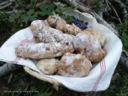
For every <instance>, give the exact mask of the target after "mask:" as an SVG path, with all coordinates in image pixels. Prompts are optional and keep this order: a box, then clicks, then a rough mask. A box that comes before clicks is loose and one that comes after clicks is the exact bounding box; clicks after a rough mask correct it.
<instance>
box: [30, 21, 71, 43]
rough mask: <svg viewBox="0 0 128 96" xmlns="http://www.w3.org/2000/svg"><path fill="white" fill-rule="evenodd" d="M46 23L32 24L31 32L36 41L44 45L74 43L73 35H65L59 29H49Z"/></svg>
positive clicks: (35, 22)
mask: <svg viewBox="0 0 128 96" xmlns="http://www.w3.org/2000/svg"><path fill="white" fill-rule="evenodd" d="M44 22H45V21H38V20H37V21H33V22H32V23H31V30H32V32H33V36H34V38H35V39H36V41H38V42H43V43H50V42H65V41H68V42H72V38H73V35H69V34H64V33H62V32H61V31H59V30H57V29H54V28H51V27H49V26H48V25H47V24H45V23H44Z"/></svg>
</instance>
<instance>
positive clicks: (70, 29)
mask: <svg viewBox="0 0 128 96" xmlns="http://www.w3.org/2000/svg"><path fill="white" fill-rule="evenodd" d="M47 20H48V23H49V25H50V26H51V27H54V28H56V29H58V30H61V31H63V32H65V33H68V34H77V33H79V32H81V29H80V28H79V27H77V26H76V25H74V24H72V25H70V24H67V23H66V21H65V20H64V19H62V18H61V17H59V16H57V15H53V16H49V17H48V19H47Z"/></svg>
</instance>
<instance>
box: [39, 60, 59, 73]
mask: <svg viewBox="0 0 128 96" xmlns="http://www.w3.org/2000/svg"><path fill="white" fill-rule="evenodd" d="M58 64H59V60H57V59H41V60H39V61H38V62H37V68H38V69H39V70H40V71H41V72H43V73H44V74H47V75H52V74H54V73H55V72H56V71H57V65H58Z"/></svg>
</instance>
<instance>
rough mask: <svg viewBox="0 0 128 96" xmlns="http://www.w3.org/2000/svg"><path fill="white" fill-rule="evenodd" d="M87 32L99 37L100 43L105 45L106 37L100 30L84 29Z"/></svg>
mask: <svg viewBox="0 0 128 96" xmlns="http://www.w3.org/2000/svg"><path fill="white" fill-rule="evenodd" d="M84 31H85V32H89V33H90V34H92V35H94V36H95V37H97V38H98V40H99V42H100V45H101V46H102V47H103V46H104V44H105V38H104V36H102V35H101V34H100V33H99V32H98V31H96V30H95V29H90V28H89V29H86V30H84Z"/></svg>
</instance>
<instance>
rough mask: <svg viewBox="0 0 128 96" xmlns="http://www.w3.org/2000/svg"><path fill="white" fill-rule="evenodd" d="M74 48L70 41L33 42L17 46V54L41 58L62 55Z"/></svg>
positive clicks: (24, 56)
mask: <svg viewBox="0 0 128 96" xmlns="http://www.w3.org/2000/svg"><path fill="white" fill-rule="evenodd" d="M73 51H74V48H73V46H72V44H71V43H70V42H68V44H67V43H66V42H65V43H64V42H63V43H57V42H52V43H31V44H25V45H24V46H22V45H19V46H18V47H17V48H16V54H17V56H21V57H23V58H32V59H41V58H54V57H59V56H62V55H63V54H64V53H65V52H73Z"/></svg>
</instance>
